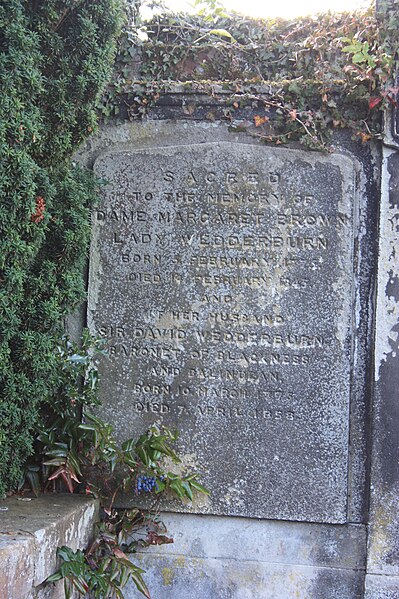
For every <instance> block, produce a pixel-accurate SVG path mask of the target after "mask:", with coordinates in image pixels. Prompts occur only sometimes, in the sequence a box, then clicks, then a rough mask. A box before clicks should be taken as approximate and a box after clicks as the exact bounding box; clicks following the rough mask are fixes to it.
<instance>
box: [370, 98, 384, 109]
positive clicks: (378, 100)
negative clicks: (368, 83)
mask: <svg viewBox="0 0 399 599" xmlns="http://www.w3.org/2000/svg"><path fill="white" fill-rule="evenodd" d="M381 102H382V98H381V96H373V97H371V98H370V100H369V108H370V110H372V109H373V108H375V107H376V106H378V104H380V103H381Z"/></svg>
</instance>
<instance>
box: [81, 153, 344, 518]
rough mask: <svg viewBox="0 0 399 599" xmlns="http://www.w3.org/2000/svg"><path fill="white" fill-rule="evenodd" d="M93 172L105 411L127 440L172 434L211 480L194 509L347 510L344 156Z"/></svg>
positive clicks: (189, 157)
mask: <svg viewBox="0 0 399 599" xmlns="http://www.w3.org/2000/svg"><path fill="white" fill-rule="evenodd" d="M95 171H96V173H97V175H99V176H100V177H102V178H103V179H105V180H106V181H107V185H106V186H105V188H104V192H103V198H102V201H101V203H100V205H99V206H98V207H97V209H96V210H95V211H94V215H93V237H92V247H91V259H90V281H89V305H88V319H89V326H90V328H91V330H92V332H94V333H96V334H98V335H100V336H103V337H104V338H105V339H106V340H107V345H108V355H107V356H104V357H103V358H102V359H101V364H100V374H101V376H102V380H101V399H102V402H103V407H102V416H103V418H104V419H106V420H108V421H110V422H112V423H113V424H114V426H115V427H116V430H117V432H118V435H119V438H120V440H123V439H125V438H127V437H130V436H132V435H135V434H138V433H139V432H142V431H144V430H145V429H146V428H148V426H149V425H151V424H152V423H153V422H155V421H158V422H159V421H162V422H163V423H165V424H166V425H168V426H170V427H175V428H177V429H178V430H179V431H180V452H181V453H183V455H184V461H185V462H186V463H187V464H189V465H191V466H192V467H194V468H196V469H197V470H200V471H201V472H202V473H203V476H202V479H201V480H202V482H203V483H204V484H205V485H206V486H207V487H208V488H209V489H210V490H211V497H210V500H209V502H208V503H207V505H205V506H203V507H202V508H201V507H197V508H192V509H194V510H197V511H199V512H201V511H202V512H206V513H214V514H225V515H227V514H228V515H241V516H249V517H261V518H275V519H289V520H306V521H311V522H345V521H346V512H347V469H348V450H349V449H348V448H349V441H348V437H349V404H350V383H351V354H352V305H353V301H352V297H353V289H352V286H353V283H352V281H353V265H352V261H353V256H352V254H353V245H354V241H353V240H354V214H355V170H354V165H353V162H352V161H351V160H350V159H349V158H348V157H345V156H343V155H331V156H324V155H321V154H318V153H309V152H304V151H301V150H288V149H279V148H269V147H261V146H254V145H247V144H238V143H231V144H230V143H226V142H220V143H204V144H197V145H185V146H175V147H161V148H155V147H154V148H153V149H143V150H133V151H131V152H128V151H124V152H116V153H108V154H105V155H103V156H101V157H100V158H98V159H97V161H96V164H95ZM173 509H177V508H175V507H174V508H173ZM187 509H188V510H189V509H190V508H187Z"/></svg>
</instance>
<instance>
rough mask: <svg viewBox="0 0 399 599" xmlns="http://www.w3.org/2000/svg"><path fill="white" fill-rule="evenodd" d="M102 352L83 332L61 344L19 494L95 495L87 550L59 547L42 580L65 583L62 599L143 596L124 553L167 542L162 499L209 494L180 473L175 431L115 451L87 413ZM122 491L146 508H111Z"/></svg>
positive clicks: (138, 575)
mask: <svg viewBox="0 0 399 599" xmlns="http://www.w3.org/2000/svg"><path fill="white" fill-rule="evenodd" d="M101 351H104V350H103V349H102V347H101V344H100V342H96V341H95V340H94V339H93V338H92V337H91V336H90V335H89V334H88V332H87V331H86V332H85V333H84V335H83V339H82V344H81V346H80V347H78V346H76V345H74V344H72V343H71V342H69V341H68V340H67V339H63V342H62V344H60V346H59V348H58V353H57V361H58V366H59V368H58V372H59V378H58V389H57V391H56V393H55V395H54V401H53V402H52V403H51V404H50V405H48V406H45V409H43V414H42V418H41V419H40V420H39V422H38V425H37V429H38V434H37V441H36V455H35V460H34V461H33V460H32V463H31V464H30V465H29V466H28V467H27V468H26V472H25V477H26V478H25V480H24V481H22V483H21V488H22V486H23V485H24V484H25V485H26V484H28V485H29V486H30V488H31V489H32V490H33V491H34V492H35V493H38V492H39V491H40V490H45V489H47V488H48V487H49V485H51V484H53V485H56V487H57V488H58V489H60V490H64V489H65V488H66V489H67V490H68V491H69V492H71V493H72V492H80V491H86V493H91V494H93V495H95V496H97V497H99V499H100V502H101V505H102V508H103V521H102V522H101V523H99V525H98V532H97V535H96V538H95V540H94V542H93V543H92V544H91V546H90V547H88V548H87V550H86V551H85V552H82V551H76V552H73V551H72V550H71V549H70V548H68V547H61V548H60V549H59V552H58V553H59V557H60V558H61V560H62V563H61V567H60V569H59V570H58V571H57V572H56V573H55V574H54V575H53V576H51V577H50V578H49V579H48V580H47V582H49V583H51V582H56V581H58V580H61V579H64V585H65V594H66V597H70V596H71V592H72V590H76V591H78V592H79V593H80V594H81V595H83V596H85V595H86V593H88V592H90V596H91V597H93V598H98V599H106V598H107V597H122V598H123V594H122V590H123V588H124V586H125V585H126V584H127V582H128V581H129V580H132V581H133V582H134V583H135V585H136V587H137V589H138V590H139V591H140V592H141V593H142V594H143V595H145V596H146V597H149V592H148V589H147V586H146V584H145V582H144V580H143V577H142V574H143V571H142V570H141V569H140V568H138V567H137V566H136V565H135V564H134V563H132V562H131V561H130V560H129V559H128V556H127V555H126V554H127V553H132V552H135V551H136V550H137V549H138V548H141V547H145V546H148V545H155V544H157V545H160V544H163V543H171V542H173V541H172V539H170V538H169V537H168V536H166V534H165V533H166V532H167V531H166V530H165V527H164V525H163V524H162V522H160V521H159V519H158V515H157V512H158V505H159V500H160V496H161V495H163V494H165V493H169V494H171V495H174V496H176V497H177V498H178V499H186V500H189V501H192V500H193V495H194V493H195V492H201V493H207V490H206V489H205V488H204V487H203V486H202V485H201V484H200V483H199V482H198V480H197V475H196V474H195V473H181V472H179V471H180V470H181V463H180V459H179V457H178V456H177V454H176V453H175V451H174V449H173V447H172V445H173V443H174V442H175V441H176V438H177V434H176V433H174V432H172V431H170V430H169V429H167V428H164V427H161V428H160V427H158V426H155V425H154V426H152V427H151V428H150V430H149V431H147V432H146V433H144V434H142V435H141V436H139V438H138V439H128V440H126V441H125V442H124V443H123V444H122V445H121V446H120V447H119V446H118V444H117V443H116V440H115V437H114V434H113V428H112V426H110V425H109V424H106V423H105V422H103V421H102V420H101V419H99V418H98V417H97V416H95V415H93V414H91V413H90V412H89V411H88V410H89V409H90V408H94V407H96V406H97V405H98V401H97V384H98V377H97V368H96V355H97V354H98V352H101ZM82 410H83V411H84V421H83V422H82ZM173 465H175V466H177V470H178V471H174V468H173ZM120 493H129V494H130V495H132V494H133V495H135V496H136V497H137V500H139V499H141V498H142V497H143V496H144V497H145V498H146V502H145V503H146V504H147V505H148V504H149V505H150V510H149V511H143V510H141V509H116V508H115V507H114V506H115V503H116V502H117V500H118V497H119V494H120Z"/></svg>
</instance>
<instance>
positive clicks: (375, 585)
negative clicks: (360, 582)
mask: <svg viewBox="0 0 399 599" xmlns="http://www.w3.org/2000/svg"><path fill="white" fill-rule="evenodd" d="M364 597H365V599H398V597H399V576H385V575H383V576H381V575H376V574H374V575H367V576H366V588H365V595H364Z"/></svg>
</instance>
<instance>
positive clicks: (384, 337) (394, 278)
mask: <svg viewBox="0 0 399 599" xmlns="http://www.w3.org/2000/svg"><path fill="white" fill-rule="evenodd" d="M398 244H399V153H398V152H397V151H393V150H392V149H388V148H387V149H386V150H385V156H384V161H383V177H382V194H381V210H380V244H379V266H378V293H377V314H376V342H375V372H374V412H373V439H372V460H371V462H372V464H371V466H372V467H371V502H370V526H369V536H368V545H369V551H368V566H367V571H368V572H369V573H370V574H385V575H387V576H397V577H398V576H399V515H398V506H399V467H398V464H399V425H398V424H399V324H398V323H399V267H398V258H397V252H398ZM397 596H399V589H398V595H397Z"/></svg>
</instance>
